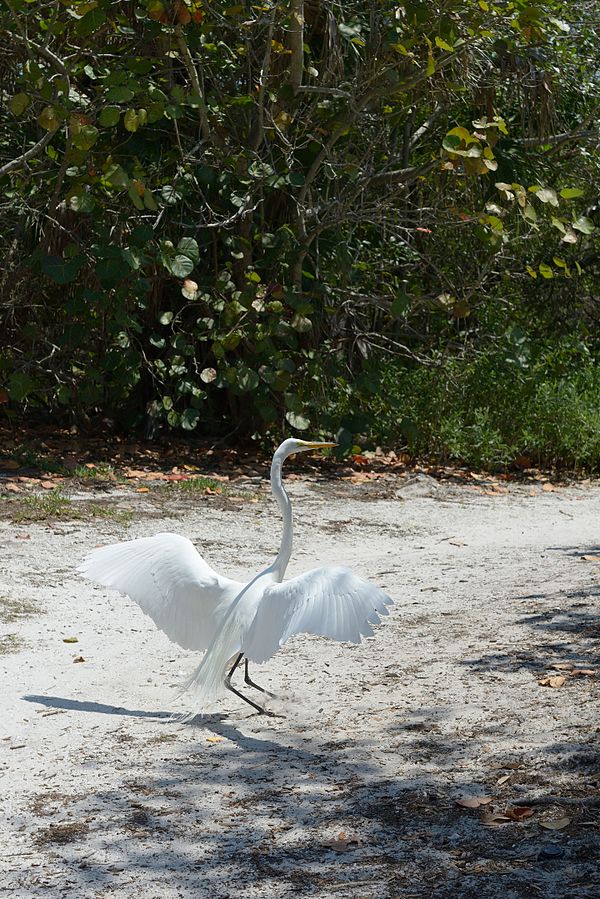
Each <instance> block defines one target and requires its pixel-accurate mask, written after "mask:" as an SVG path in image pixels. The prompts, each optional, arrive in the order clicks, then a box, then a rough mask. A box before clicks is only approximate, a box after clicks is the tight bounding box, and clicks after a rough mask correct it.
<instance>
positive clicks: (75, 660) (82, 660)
mask: <svg viewBox="0 0 600 899" xmlns="http://www.w3.org/2000/svg"><path fill="white" fill-rule="evenodd" d="M73 662H85V659H84V658H83V656H76V657H75V658H74V659H73Z"/></svg>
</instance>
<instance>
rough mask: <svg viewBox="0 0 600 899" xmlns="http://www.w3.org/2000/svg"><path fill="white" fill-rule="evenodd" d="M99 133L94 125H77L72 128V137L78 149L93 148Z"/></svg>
mask: <svg viewBox="0 0 600 899" xmlns="http://www.w3.org/2000/svg"><path fill="white" fill-rule="evenodd" d="M99 134H100V132H99V131H98V129H97V128H95V127H94V125H77V126H76V127H72V128H71V139H72V141H73V145H74V146H75V147H77V149H78V150H91V148H92V147H93V146H94V144H95V143H96V141H97V140H98V135H99Z"/></svg>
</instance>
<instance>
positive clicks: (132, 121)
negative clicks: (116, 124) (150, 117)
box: [123, 109, 140, 133]
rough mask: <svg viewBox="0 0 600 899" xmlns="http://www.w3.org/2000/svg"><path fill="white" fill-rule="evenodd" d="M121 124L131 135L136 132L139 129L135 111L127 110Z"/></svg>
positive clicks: (138, 120)
mask: <svg viewBox="0 0 600 899" xmlns="http://www.w3.org/2000/svg"><path fill="white" fill-rule="evenodd" d="M123 124H124V125H125V127H126V129H127V130H128V131H131V132H132V133H133V132H135V131H137V130H138V128H139V127H140V118H139V116H138V114H137V112H136V111H135V109H128V110H127V112H126V113H125V115H124V116H123Z"/></svg>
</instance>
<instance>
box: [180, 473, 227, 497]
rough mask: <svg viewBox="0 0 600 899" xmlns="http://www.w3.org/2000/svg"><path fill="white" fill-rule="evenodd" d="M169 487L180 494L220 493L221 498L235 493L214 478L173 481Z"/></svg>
mask: <svg viewBox="0 0 600 899" xmlns="http://www.w3.org/2000/svg"><path fill="white" fill-rule="evenodd" d="M169 487H170V488H171V489H173V490H176V491H179V492H181V493H208V492H209V491H210V492H212V493H220V494H221V495H222V496H231V495H232V494H233V493H234V492H235V491H233V490H231V488H229V487H226V486H225V485H224V484H223V483H222V482H221V481H217V480H216V479H215V478H205V477H203V476H200V477H192V478H189V479H188V480H187V481H173V482H172V483H171V484H170V485H169Z"/></svg>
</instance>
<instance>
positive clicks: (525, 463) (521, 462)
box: [515, 456, 531, 468]
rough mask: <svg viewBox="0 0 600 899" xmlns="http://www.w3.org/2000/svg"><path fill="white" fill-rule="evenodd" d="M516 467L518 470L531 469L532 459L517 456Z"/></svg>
mask: <svg viewBox="0 0 600 899" xmlns="http://www.w3.org/2000/svg"><path fill="white" fill-rule="evenodd" d="M515 465H516V466H517V467H518V468H531V459H530V458H529V456H517V458H516V459H515Z"/></svg>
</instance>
